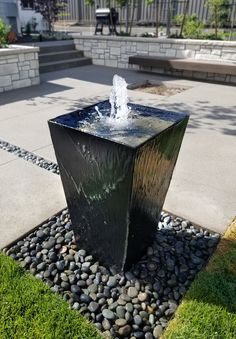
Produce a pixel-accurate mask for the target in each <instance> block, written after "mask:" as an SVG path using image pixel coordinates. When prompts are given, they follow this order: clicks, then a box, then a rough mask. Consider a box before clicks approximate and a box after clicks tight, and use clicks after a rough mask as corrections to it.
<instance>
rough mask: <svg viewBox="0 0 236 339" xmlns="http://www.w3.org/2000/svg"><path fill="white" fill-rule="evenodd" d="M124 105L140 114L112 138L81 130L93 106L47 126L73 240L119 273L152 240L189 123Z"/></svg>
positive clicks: (99, 130) (97, 129)
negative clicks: (81, 124)
mask: <svg viewBox="0 0 236 339" xmlns="http://www.w3.org/2000/svg"><path fill="white" fill-rule="evenodd" d="M130 105H131V107H132V109H133V108H135V109H138V110H139V112H140V113H139V118H138V119H137V121H138V122H137V125H135V123H134V122H132V123H131V126H130V127H129V128H127V129H121V130H118V131H113V130H112V132H111V130H110V129H109V128H108V129H107V127H105V129H104V126H106V125H104V124H103V122H101V124H99V123H97V122H96V123H95V125H94V127H93V128H92V129H91V130H87V127H86V126H87V125H86V126H85V128H84V127H81V126H80V122H81V121H83V120H84V119H85V118H86V119H87V121H89V119H90V118H89V116H90V114H91V112H94V111H95V110H94V106H91V107H88V108H85V109H83V110H79V111H76V112H73V113H70V114H66V115H63V116H59V117H57V118H55V119H52V120H50V121H49V127H50V132H51V137H52V141H53V145H54V149H55V154H56V157H57V162H58V165H59V169H60V175H61V179H62V183H63V187H64V191H65V195H66V199H67V204H68V208H69V211H70V215H71V219H72V225H73V229H74V233H75V240H76V242H77V243H78V245H79V246H81V247H82V248H84V249H86V250H88V252H89V253H93V255H94V256H95V258H97V259H99V260H101V262H103V263H104V264H105V265H107V266H110V267H111V266H112V267H115V268H116V269H117V270H118V271H120V270H123V269H124V268H128V267H129V266H131V265H132V264H133V263H135V262H136V261H137V260H138V259H139V258H140V257H141V256H142V255H143V254H144V252H145V250H146V248H147V246H149V245H150V244H151V243H152V242H153V240H154V235H155V232H156V227H157V224H158V221H159V217H160V213H161V209H162V206H163V204H164V199H165V196H166V193H167V190H168V187H169V184H170V180H171V177H172V173H173V170H174V166H175V163H176V160H177V156H178V153H179V149H180V146H181V142H182V139H183V136H184V131H185V128H186V125H187V121H188V117H187V116H186V115H184V114H177V113H173V112H167V111H161V110H158V109H155V108H150V107H144V106H139V105H132V104H130ZM98 106H99V108H100V110H101V111H102V109H103V108H104V107H105V108H109V107H110V105H109V103H108V102H105V103H99V104H98ZM149 126H152V127H149Z"/></svg>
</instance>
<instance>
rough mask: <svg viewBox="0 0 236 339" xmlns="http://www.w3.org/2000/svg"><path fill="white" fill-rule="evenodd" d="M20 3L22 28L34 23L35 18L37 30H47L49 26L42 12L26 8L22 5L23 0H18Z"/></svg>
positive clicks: (19, 10)
mask: <svg viewBox="0 0 236 339" xmlns="http://www.w3.org/2000/svg"><path fill="white" fill-rule="evenodd" d="M17 3H18V12H19V19H20V26H21V28H23V29H25V28H26V25H27V23H28V22H29V23H32V20H33V19H34V18H35V20H36V22H37V26H36V31H39V32H40V31H45V30H47V28H48V26H47V23H46V22H45V20H44V19H43V17H42V15H41V14H40V13H36V12H35V11H34V10H32V9H28V8H27V9H24V8H22V6H21V1H20V0H17Z"/></svg>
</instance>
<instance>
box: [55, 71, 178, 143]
mask: <svg viewBox="0 0 236 339" xmlns="http://www.w3.org/2000/svg"><path fill="white" fill-rule="evenodd" d="M182 118H183V114H176V113H173V112H169V111H163V110H158V109H156V108H152V107H146V106H142V105H136V104H132V103H128V96H127V83H126V81H125V80H124V79H123V78H121V77H119V76H118V75H115V76H114V78H113V88H112V90H111V94H110V98H109V101H108V100H107V101H104V102H100V103H98V104H97V105H92V106H90V107H86V109H81V110H78V111H75V112H72V113H70V114H66V115H62V116H60V117H58V118H56V121H57V123H59V124H61V125H64V126H66V127H70V128H72V129H76V130H80V131H81V132H84V133H88V134H90V135H94V136H96V137H100V138H104V139H108V140H110V141H114V142H117V143H120V144H124V145H126V146H129V147H137V146H139V145H140V144H142V143H144V142H146V141H147V140H148V139H150V138H152V137H153V136H155V135H157V134H158V133H161V132H162V131H164V130H165V129H167V128H168V127H170V126H171V125H173V123H176V122H178V121H180V120H181V119H182Z"/></svg>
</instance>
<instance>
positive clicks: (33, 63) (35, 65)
mask: <svg viewBox="0 0 236 339" xmlns="http://www.w3.org/2000/svg"><path fill="white" fill-rule="evenodd" d="M30 68H31V69H37V68H39V63H38V60H31V61H30Z"/></svg>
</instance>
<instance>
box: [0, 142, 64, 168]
mask: <svg viewBox="0 0 236 339" xmlns="http://www.w3.org/2000/svg"><path fill="white" fill-rule="evenodd" d="M0 149H2V150H4V151H7V152H9V153H13V154H14V155H16V156H17V157H19V158H21V159H24V160H26V161H29V162H31V163H33V164H34V165H37V166H39V167H41V168H44V169H46V170H48V171H50V172H52V173H55V174H59V168H58V165H57V164H56V163H54V162H52V161H49V160H46V159H44V158H43V157H40V156H39V155H36V154H34V153H32V152H29V151H26V150H25V149H24V148H21V147H19V146H15V145H13V144H10V143H9V142H7V141H3V140H0Z"/></svg>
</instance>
